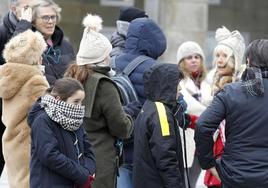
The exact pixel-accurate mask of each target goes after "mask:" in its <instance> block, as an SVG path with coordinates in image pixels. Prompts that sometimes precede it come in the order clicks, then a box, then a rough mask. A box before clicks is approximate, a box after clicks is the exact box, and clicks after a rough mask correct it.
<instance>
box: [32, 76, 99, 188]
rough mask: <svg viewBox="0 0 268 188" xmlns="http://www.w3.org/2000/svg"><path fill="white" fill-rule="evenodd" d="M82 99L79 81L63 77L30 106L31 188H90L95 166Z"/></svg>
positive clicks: (82, 90) (81, 88)
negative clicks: (84, 124) (84, 122)
mask: <svg viewBox="0 0 268 188" xmlns="http://www.w3.org/2000/svg"><path fill="white" fill-rule="evenodd" d="M84 97H85V92H84V88H83V86H82V84H81V83H80V82H79V81H77V80H75V79H72V78H63V79H59V80H57V81H56V82H55V84H54V86H53V87H52V88H50V89H48V90H47V94H45V95H44V96H42V97H41V98H40V99H39V100H38V101H37V102H36V104H35V105H33V107H32V109H31V110H30V112H29V116H28V123H29V125H30V127H31V138H32V144H31V145H32V147H31V165H30V187H32V188H36V187H44V188H47V187H64V188H68V187H70V188H73V187H76V188H89V187H91V183H92V181H93V179H94V176H95V175H94V174H95V169H96V166H95V157H94V155H93V152H92V151H91V145H90V143H89V141H88V139H87V135H86V132H85V130H84V128H83V126H82V123H83V117H84V112H85V107H84V106H82V101H83V99H84Z"/></svg>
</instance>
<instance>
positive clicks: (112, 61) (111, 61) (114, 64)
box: [110, 55, 117, 70]
mask: <svg viewBox="0 0 268 188" xmlns="http://www.w3.org/2000/svg"><path fill="white" fill-rule="evenodd" d="M116 56H117V55H114V56H112V57H111V59H110V67H111V69H113V70H115V69H116V63H115V61H116Z"/></svg>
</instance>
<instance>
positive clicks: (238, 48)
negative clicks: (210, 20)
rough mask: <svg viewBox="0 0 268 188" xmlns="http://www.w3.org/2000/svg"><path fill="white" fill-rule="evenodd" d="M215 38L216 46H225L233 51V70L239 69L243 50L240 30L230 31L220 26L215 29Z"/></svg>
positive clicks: (243, 43)
mask: <svg viewBox="0 0 268 188" xmlns="http://www.w3.org/2000/svg"><path fill="white" fill-rule="evenodd" d="M215 39H216V41H217V42H218V45H217V46H219V45H223V46H227V47H228V48H230V49H231V50H232V51H233V54H234V58H235V70H236V71H237V70H239V68H240V66H241V64H242V60H243V56H244V52H245V41H244V38H243V36H242V35H241V34H240V32H239V31H237V30H235V31H232V32H230V31H229V30H228V29H227V28H226V27H224V26H222V28H218V29H217V30H216V35H215ZM217 46H216V48H217ZM216 48H215V49H216Z"/></svg>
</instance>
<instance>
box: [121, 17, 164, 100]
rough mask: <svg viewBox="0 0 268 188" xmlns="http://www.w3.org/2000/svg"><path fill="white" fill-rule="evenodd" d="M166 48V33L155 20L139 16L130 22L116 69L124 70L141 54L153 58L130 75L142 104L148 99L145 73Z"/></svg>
mask: <svg viewBox="0 0 268 188" xmlns="http://www.w3.org/2000/svg"><path fill="white" fill-rule="evenodd" d="M165 50H166V38H165V35H164V33H163V32H162V31H161V29H160V28H159V26H157V24H156V23H155V22H154V21H153V20H151V19H148V18H137V19H135V20H133V21H132V22H131V23H130V25H129V28H128V33H127V37H126V43H125V50H124V53H123V54H122V55H120V56H118V57H117V58H116V69H118V70H119V71H122V70H123V69H124V68H125V67H126V66H127V65H128V63H130V62H131V61H132V60H133V59H134V58H136V57H138V56H139V55H145V56H148V57H151V58H152V59H149V60H146V61H145V62H143V63H142V64H141V65H139V66H138V67H137V68H136V69H135V70H134V71H133V72H132V74H131V75H130V80H131V82H132V84H133V86H134V87H135V89H136V92H137V95H138V98H139V100H140V102H141V103H142V104H143V103H144V101H145V100H146V97H145V95H144V89H143V73H144V71H145V70H147V69H148V68H149V67H151V66H152V65H153V64H155V63H156V59H157V58H158V57H159V56H161V55H162V54H163V53H164V51H165Z"/></svg>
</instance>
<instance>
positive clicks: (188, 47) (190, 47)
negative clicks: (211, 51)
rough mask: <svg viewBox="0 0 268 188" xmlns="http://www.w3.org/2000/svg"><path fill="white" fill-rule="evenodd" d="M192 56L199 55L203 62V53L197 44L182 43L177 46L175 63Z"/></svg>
mask: <svg viewBox="0 0 268 188" xmlns="http://www.w3.org/2000/svg"><path fill="white" fill-rule="evenodd" d="M193 54H198V55H200V56H201V57H202V59H203V61H204V59H205V56H204V52H203V50H202V48H201V47H200V46H199V44H197V43H196V42H193V41H187V42H184V43H182V44H181V45H180V46H179V48H178V50H177V62H178V63H180V62H181V60H182V59H183V58H185V57H188V56H190V55H193Z"/></svg>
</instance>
